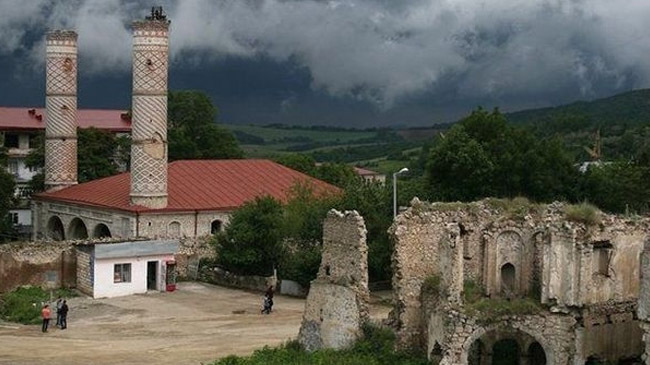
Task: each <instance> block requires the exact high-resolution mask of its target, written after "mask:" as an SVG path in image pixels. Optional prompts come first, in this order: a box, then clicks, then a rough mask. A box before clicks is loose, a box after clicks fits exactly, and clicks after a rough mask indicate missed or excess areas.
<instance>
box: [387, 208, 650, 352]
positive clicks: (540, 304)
mask: <svg viewBox="0 0 650 365" xmlns="http://www.w3.org/2000/svg"><path fill="white" fill-rule="evenodd" d="M391 234H392V236H393V238H394V242H395V251H394V254H393V269H394V276H393V289H394V309H393V311H392V313H391V316H390V318H389V321H390V322H391V323H392V325H393V326H394V328H395V329H396V332H397V335H398V341H399V344H400V346H403V347H416V348H420V349H425V350H426V351H427V353H428V355H429V357H430V359H431V360H432V361H433V363H439V364H446V365H452V364H453V365H458V364H462V365H465V364H481V365H482V364H492V363H493V361H497V362H498V361H499V360H500V357H503V356H511V357H513V356H514V357H515V358H517V359H518V363H520V364H529V365H537V364H540V365H541V364H548V365H565V364H599V363H610V362H611V363H619V361H630V362H627V363H629V364H633V363H639V362H638V361H640V360H639V359H641V358H642V356H643V353H644V351H646V345H644V342H643V328H646V329H648V328H650V319H649V318H650V315H649V314H648V313H650V310H649V309H648V308H647V307H648V305H649V304H648V303H649V298H650V263H649V262H648V261H649V260H650V251H649V250H650V248H648V249H647V251H643V249H644V242H647V240H648V237H649V235H650V220H649V219H647V218H638V217H621V216H613V215H607V214H603V213H601V212H598V211H594V210H591V209H589V208H585V207H573V206H568V205H565V204H560V203H554V204H551V205H543V206H538V205H533V204H529V203H527V202H524V201H519V200H515V201H501V200H484V201H481V202H476V203H469V204H462V203H434V204H429V203H422V202H420V201H419V200H417V199H414V201H413V202H412V206H411V207H410V208H409V209H408V210H407V211H406V212H404V213H402V214H401V215H399V216H398V217H397V218H396V220H395V222H394V224H393V226H392V227H391ZM642 252H644V257H645V258H646V263H645V265H644V268H645V269H644V271H641V269H640V256H641V253H642ZM642 274H643V275H642ZM641 276H643V278H644V281H643V283H644V284H643V285H644V288H645V292H642V296H641V302H640V304H638V303H639V299H640V298H639V293H640V286H641V280H640V277H641ZM637 306H638V307H639V308H638V309H639V316H638V317H637V312H636V310H637ZM641 320H643V321H641ZM647 339H649V340H650V337H647ZM505 353H507V354H506V355H504V354H505ZM634 359H636V360H634ZM634 361H637V362H634ZM646 361H647V360H646ZM497 362H494V363H497ZM624 363H625V362H624Z"/></svg>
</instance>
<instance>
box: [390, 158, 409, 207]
mask: <svg viewBox="0 0 650 365" xmlns="http://www.w3.org/2000/svg"><path fill="white" fill-rule="evenodd" d="M408 171H409V169H407V168H406V167H404V168H403V169H401V170H399V171H397V172H396V173H394V174H393V218H395V217H397V176H398V175H401V174H403V173H405V172H408Z"/></svg>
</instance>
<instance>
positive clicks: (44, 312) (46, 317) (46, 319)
mask: <svg viewBox="0 0 650 365" xmlns="http://www.w3.org/2000/svg"><path fill="white" fill-rule="evenodd" d="M51 316H52V310H51V309H50V306H49V305H47V304H45V305H44V306H43V309H41V317H43V327H42V328H41V330H42V331H43V332H47V327H48V326H49V325H50V317H51Z"/></svg>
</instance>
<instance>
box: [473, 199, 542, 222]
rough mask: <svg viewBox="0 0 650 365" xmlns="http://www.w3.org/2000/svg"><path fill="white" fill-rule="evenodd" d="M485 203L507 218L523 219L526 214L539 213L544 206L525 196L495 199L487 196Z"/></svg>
mask: <svg viewBox="0 0 650 365" xmlns="http://www.w3.org/2000/svg"><path fill="white" fill-rule="evenodd" d="M485 202H486V203H487V205H489V206H490V207H492V208H493V209H496V210H498V211H500V212H502V213H503V215H504V216H505V217H506V218H508V219H514V220H523V219H525V218H526V216H527V215H537V214H541V213H542V211H543V210H544V206H543V205H541V204H535V203H533V202H531V201H530V200H528V199H527V198H525V197H521V196H519V197H516V198H513V199H495V198H488V199H486V200H485Z"/></svg>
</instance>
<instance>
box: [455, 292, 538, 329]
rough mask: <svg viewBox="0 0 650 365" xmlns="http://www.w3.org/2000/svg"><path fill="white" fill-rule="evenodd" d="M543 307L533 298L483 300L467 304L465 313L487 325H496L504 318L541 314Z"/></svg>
mask: <svg viewBox="0 0 650 365" xmlns="http://www.w3.org/2000/svg"><path fill="white" fill-rule="evenodd" d="M541 310H542V306H541V305H540V304H539V302H538V301H536V300H535V299H533V298H515V299H510V300H508V299H504V298H481V299H478V300H477V301H475V302H473V303H465V312H466V313H467V314H468V315H471V316H475V317H477V318H478V319H479V320H480V321H482V322H485V323H494V322H496V321H498V320H499V319H500V318H501V317H504V316H522V315H530V314H536V313H539V312H540V311H541Z"/></svg>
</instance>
